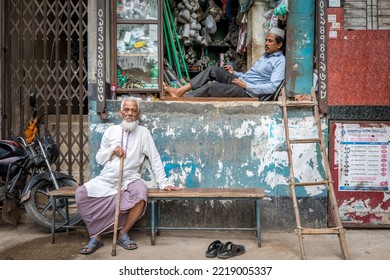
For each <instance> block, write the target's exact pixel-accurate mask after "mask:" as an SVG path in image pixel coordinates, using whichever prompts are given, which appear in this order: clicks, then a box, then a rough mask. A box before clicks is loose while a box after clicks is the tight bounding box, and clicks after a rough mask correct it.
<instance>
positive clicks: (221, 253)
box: [206, 240, 245, 259]
mask: <svg viewBox="0 0 390 280" xmlns="http://www.w3.org/2000/svg"><path fill="white" fill-rule="evenodd" d="M244 253H245V246H244V245H240V244H234V243H233V242H231V241H228V242H226V244H224V243H222V242H221V241H220V240H215V241H214V242H212V243H211V244H210V245H209V247H208V248H207V251H206V257H208V258H215V257H218V258H220V259H228V258H231V257H234V256H239V255H242V254H244Z"/></svg>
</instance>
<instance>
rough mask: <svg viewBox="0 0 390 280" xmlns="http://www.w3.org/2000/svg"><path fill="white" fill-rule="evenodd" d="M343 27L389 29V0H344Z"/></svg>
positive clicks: (347, 28) (348, 28)
mask: <svg viewBox="0 0 390 280" xmlns="http://www.w3.org/2000/svg"><path fill="white" fill-rule="evenodd" d="M343 7H344V29H346V30H385V29H387V30H388V29H390V1H389V0H363V1H359V0H344V1H343Z"/></svg>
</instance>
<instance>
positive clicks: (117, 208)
mask: <svg viewBox="0 0 390 280" xmlns="http://www.w3.org/2000/svg"><path fill="white" fill-rule="evenodd" d="M124 160H125V156H124V155H122V157H121V158H120V163H119V183H118V194H117V201H116V209H115V221H114V236H113V238H112V251H111V256H116V240H117V237H118V223H119V211H120V204H121V192H122V179H123V161H124Z"/></svg>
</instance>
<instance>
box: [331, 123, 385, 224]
mask: <svg viewBox="0 0 390 280" xmlns="http://www.w3.org/2000/svg"><path fill="white" fill-rule="evenodd" d="M329 127H330V129H331V131H330V133H329V137H330V141H329V150H330V152H329V154H330V164H331V171H332V177H333V182H334V190H335V194H336V200H337V204H338V207H339V212H340V216H341V220H342V223H343V225H344V226H345V227H390V186H389V181H390V180H389V179H390V175H389V173H390V172H389V171H390V166H389V165H390V148H389V145H390V122H380V121H378V122H376V121H330V125H329Z"/></svg>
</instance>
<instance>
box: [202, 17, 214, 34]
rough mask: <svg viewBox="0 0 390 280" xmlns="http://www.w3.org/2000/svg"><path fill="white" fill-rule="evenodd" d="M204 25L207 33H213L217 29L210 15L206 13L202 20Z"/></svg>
mask: <svg viewBox="0 0 390 280" xmlns="http://www.w3.org/2000/svg"><path fill="white" fill-rule="evenodd" d="M204 27H205V28H206V31H207V32H208V33H209V34H214V33H215V32H216V31H217V24H216V23H215V20H214V18H213V16H212V15H208V16H207V17H206V19H205V20H204Z"/></svg>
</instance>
